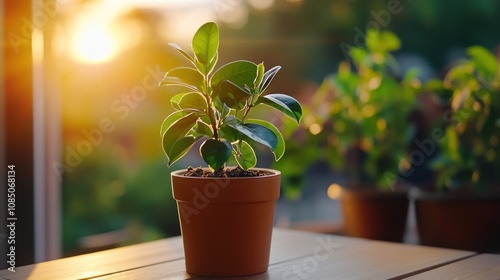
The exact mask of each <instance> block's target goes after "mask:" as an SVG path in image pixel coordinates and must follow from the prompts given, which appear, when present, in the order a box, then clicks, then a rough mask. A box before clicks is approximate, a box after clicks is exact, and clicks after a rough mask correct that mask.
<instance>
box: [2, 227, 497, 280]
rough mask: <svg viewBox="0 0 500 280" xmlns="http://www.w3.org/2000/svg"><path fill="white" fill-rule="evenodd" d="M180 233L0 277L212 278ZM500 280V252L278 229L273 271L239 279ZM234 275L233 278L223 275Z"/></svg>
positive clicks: (50, 262) (37, 266) (275, 237)
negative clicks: (194, 268) (191, 266)
mask: <svg viewBox="0 0 500 280" xmlns="http://www.w3.org/2000/svg"><path fill="white" fill-rule="evenodd" d="M183 254H184V253H183V247H182V240H181V238H180V237H173V238H166V239H162V240H158V241H153V242H148V243H143V244H138V245H133V246H128V247H123V248H117V249H112V250H107V251H101V252H97V253H91V254H86V255H81V256H76V257H70V258H63V259H59V260H54V261H49V262H44V263H38V264H33V265H28V266H23V267H18V268H16V272H11V271H8V270H2V271H0V279H2V280H3V279H12V280H14V279H50V280H55V279H72V280H73V279H151V280H154V279H209V278H206V277H196V276H192V275H188V274H187V273H186V272H185V267H184V258H183ZM407 277H410V278H409V279H450V280H452V279H453V280H455V279H456V280H459V279H496V280H498V279H500V255H492V254H481V255H478V254H476V253H474V252H469V251H460V250H451V249H443V248H433V247H424V246H417V245H408V244H398V243H389V242H381V241H372V240H365V239H358V238H350V237H343V236H336V235H326V234H316V233H309V232H303V231H295V230H287V229H280V228H275V229H274V232H273V242H272V248H271V259H270V266H269V270H268V272H266V273H263V274H259V275H254V276H248V277H239V278H235V279H255V280H257V279H266V280H267V279H290V280H305V279H327V280H331V279H404V278H407ZM224 279H232V278H224Z"/></svg>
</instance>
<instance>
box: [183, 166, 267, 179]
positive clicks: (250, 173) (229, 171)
mask: <svg viewBox="0 0 500 280" xmlns="http://www.w3.org/2000/svg"><path fill="white" fill-rule="evenodd" d="M182 175H184V176H189V177H221V178H224V177H226V178H227V177H259V176H265V175H269V173H266V172H263V171H259V170H244V169H242V168H241V167H239V166H238V167H230V168H224V169H222V170H217V171H214V172H211V171H210V170H208V169H206V168H205V169H204V168H201V167H197V168H193V167H191V166H190V167H188V169H187V171H186V173H184V174H182Z"/></svg>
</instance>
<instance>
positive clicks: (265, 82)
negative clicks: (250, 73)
mask: <svg viewBox="0 0 500 280" xmlns="http://www.w3.org/2000/svg"><path fill="white" fill-rule="evenodd" d="M280 69H281V66H274V67H273V68H271V69H269V70H268V71H267V72H266V73H265V74H264V79H263V80H262V83H261V84H259V92H264V91H265V90H266V89H267V87H268V86H269V85H270V84H271V81H272V80H273V79H274V76H276V74H277V73H278V71H280Z"/></svg>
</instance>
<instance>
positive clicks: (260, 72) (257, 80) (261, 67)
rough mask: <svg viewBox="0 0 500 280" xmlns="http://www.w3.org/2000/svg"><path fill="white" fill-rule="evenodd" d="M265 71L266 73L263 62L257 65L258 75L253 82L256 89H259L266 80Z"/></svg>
mask: <svg viewBox="0 0 500 280" xmlns="http://www.w3.org/2000/svg"><path fill="white" fill-rule="evenodd" d="M265 71H266V69H265V67H264V63H263V62H262V63H259V64H257V74H256V76H255V80H254V82H253V84H254V87H255V88H257V87H258V86H259V85H260V84H261V83H262V80H263V79H264V73H265Z"/></svg>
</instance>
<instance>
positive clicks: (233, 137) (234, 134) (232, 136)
mask: <svg viewBox="0 0 500 280" xmlns="http://www.w3.org/2000/svg"><path fill="white" fill-rule="evenodd" d="M219 137H221V138H224V139H227V140H228V141H230V142H236V141H238V140H240V138H241V133H240V132H239V131H238V130H236V129H234V128H233V127H231V126H229V125H228V123H224V124H222V126H221V127H220V129H219Z"/></svg>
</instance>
